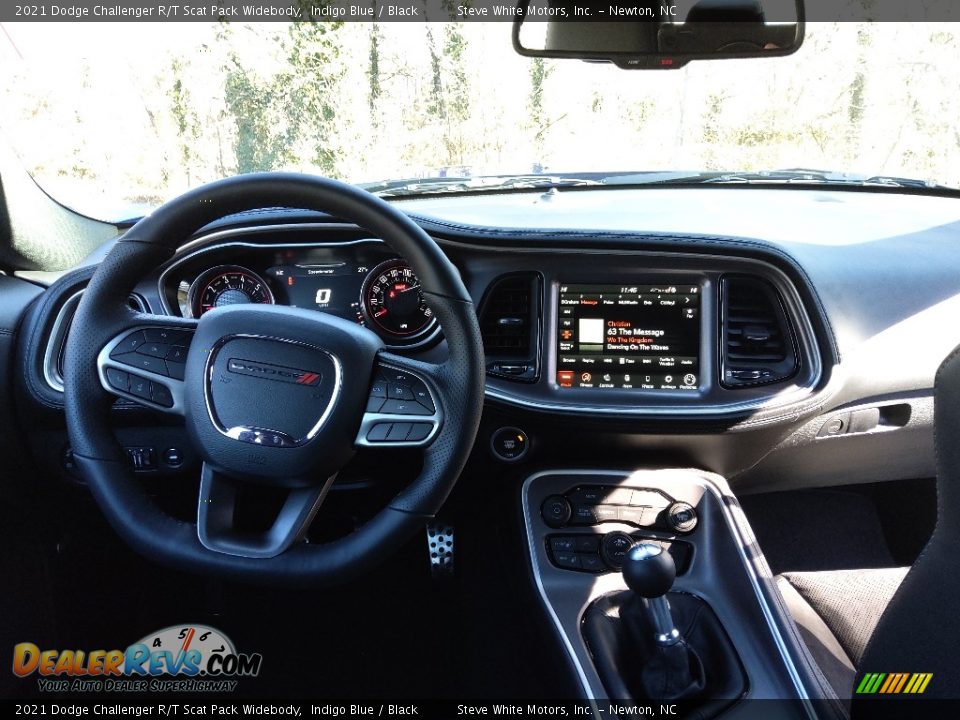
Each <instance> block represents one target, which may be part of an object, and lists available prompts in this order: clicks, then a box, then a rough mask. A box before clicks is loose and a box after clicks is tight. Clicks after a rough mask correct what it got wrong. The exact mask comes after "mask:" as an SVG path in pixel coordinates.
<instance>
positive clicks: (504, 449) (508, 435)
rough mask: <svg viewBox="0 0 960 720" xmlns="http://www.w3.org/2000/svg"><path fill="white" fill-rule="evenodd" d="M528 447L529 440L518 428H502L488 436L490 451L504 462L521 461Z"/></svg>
mask: <svg viewBox="0 0 960 720" xmlns="http://www.w3.org/2000/svg"><path fill="white" fill-rule="evenodd" d="M529 447H530V439H529V438H528V437H527V434H526V433H525V432H524V431H523V430H521V429H520V428H515V427H502V428H500V429H499V430H497V431H496V432H494V433H493V435H491V436H490V450H491V451H492V452H493V454H494V455H496V456H497V457H498V458H499V459H500V460H503V461H504V462H517V461H518V460H521V459H523V456H524V455H526V454H527V450H528V449H529Z"/></svg>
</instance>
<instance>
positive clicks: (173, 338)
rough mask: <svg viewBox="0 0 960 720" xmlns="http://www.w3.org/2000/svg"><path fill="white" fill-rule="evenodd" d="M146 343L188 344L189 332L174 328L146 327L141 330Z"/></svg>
mask: <svg viewBox="0 0 960 720" xmlns="http://www.w3.org/2000/svg"><path fill="white" fill-rule="evenodd" d="M143 334H144V336H145V337H146V339H147V342H148V343H163V344H165V345H189V344H190V336H191V333H190V332H188V331H186V330H177V329H176V328H147V329H146V330H144V331H143Z"/></svg>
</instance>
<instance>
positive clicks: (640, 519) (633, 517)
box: [617, 507, 654, 527]
mask: <svg viewBox="0 0 960 720" xmlns="http://www.w3.org/2000/svg"><path fill="white" fill-rule="evenodd" d="M617 510H618V513H617V516H618V518H619V520H620V522H625V523H629V524H630V525H636V526H637V527H639V526H641V525H643V524H644V521H645V518H644V513H645V512H647V511H648V508H642V507H621V508H617ZM653 518H654V515H653V514H652V513H651V515H650V519H651V521H652V520H653Z"/></svg>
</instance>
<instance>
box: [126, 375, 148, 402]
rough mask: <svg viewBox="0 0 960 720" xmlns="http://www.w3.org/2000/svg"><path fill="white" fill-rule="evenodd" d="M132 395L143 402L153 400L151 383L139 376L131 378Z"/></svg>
mask: <svg viewBox="0 0 960 720" xmlns="http://www.w3.org/2000/svg"><path fill="white" fill-rule="evenodd" d="M130 394H131V395H134V396H136V397H138V398H140V399H141V400H152V399H153V398H152V395H151V393H150V381H149V380H147V379H146V378H142V377H140V376H139V375H131V376H130Z"/></svg>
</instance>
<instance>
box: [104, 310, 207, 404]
mask: <svg viewBox="0 0 960 720" xmlns="http://www.w3.org/2000/svg"><path fill="white" fill-rule="evenodd" d="M195 330H196V322H195V321H185V320H180V319H174V318H167V317H155V316H151V315H144V314H138V315H137V316H136V317H135V321H134V322H133V323H132V324H131V326H130V327H129V328H127V329H126V330H124V331H123V332H121V333H118V334H117V335H116V336H115V337H114V338H113V339H112V340H110V342H108V343H107V344H106V345H104V347H103V349H102V350H101V351H100V354H99V355H98V356H97V373H98V374H99V376H100V384H101V385H103V388H104V389H105V390H106V391H107V392H109V393H111V394H112V395H116V396H117V397H122V398H125V399H127V400H133V401H134V402H137V403H139V404H141V405H145V406H146V407H149V408H152V409H154V410H159V411H161V412H166V413H171V414H174V415H183V413H184V381H183V380H184V375H185V371H186V361H187V353H188V351H189V349H190V344H191V342H192V341H193V335H194V331H195Z"/></svg>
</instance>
